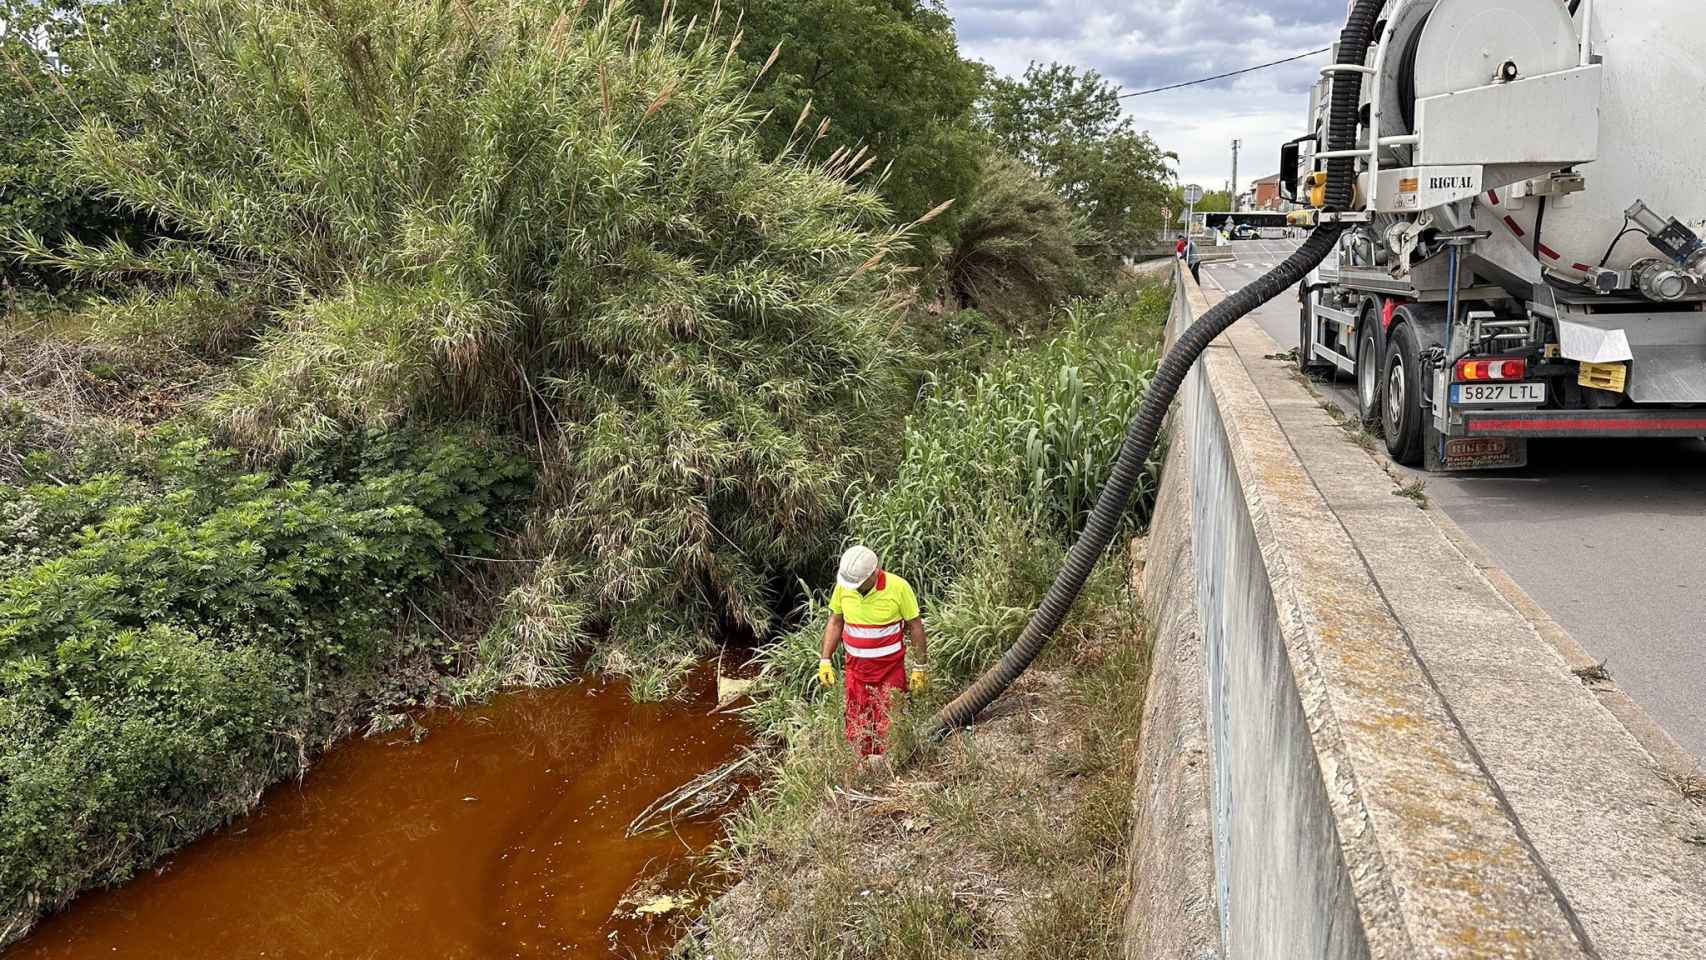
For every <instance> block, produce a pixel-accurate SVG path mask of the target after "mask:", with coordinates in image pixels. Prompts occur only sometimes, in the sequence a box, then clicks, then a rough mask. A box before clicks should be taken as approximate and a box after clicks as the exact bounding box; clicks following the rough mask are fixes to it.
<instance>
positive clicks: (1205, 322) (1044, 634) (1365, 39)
mask: <svg viewBox="0 0 1706 960" xmlns="http://www.w3.org/2000/svg"><path fill="white" fill-rule="evenodd" d="M1385 2H1386V0H1358V3H1357V5H1356V8H1355V9H1354V10H1352V11H1351V15H1350V17H1349V19H1347V20H1346V21H1345V29H1344V32H1343V33H1341V34H1340V36H1339V57H1338V62H1339V63H1341V64H1353V65H1356V66H1361V65H1362V64H1363V61H1364V60H1365V59H1366V58H1367V55H1368V47H1369V44H1370V43H1371V42H1372V41H1373V38H1374V25H1375V20H1376V19H1377V18H1378V16H1379V14H1380V9H1381V7H1382V6H1384V4H1385ZM1361 99H1362V75H1361V74H1359V73H1343V74H1339V75H1338V76H1337V79H1336V80H1335V82H1334V83H1333V97H1332V104H1331V106H1332V110H1331V113H1330V115H1329V119H1328V128H1327V143H1328V149H1329V150H1350V149H1354V148H1355V147H1356V146H1357V142H1356V135H1357V110H1358V108H1359V106H1360V102H1361ZM1354 177H1355V164H1354V163H1353V161H1352V160H1350V159H1348V158H1346V159H1339V160H1329V161H1327V191H1326V192H1327V198H1326V199H1327V203H1326V208H1327V209H1328V210H1348V209H1349V208H1350V206H1351V204H1352V202H1353V200H1354V198H1355V189H1356V187H1355V183H1354ZM1343 229H1344V227H1343V226H1342V225H1340V224H1337V223H1328V224H1322V225H1320V226H1318V227H1316V228H1315V230H1314V232H1312V233H1311V234H1310V235H1309V239H1308V240H1306V241H1304V243H1303V245H1302V246H1300V247H1298V248H1297V250H1296V251H1295V252H1293V253H1292V255H1291V256H1289V257H1287V258H1286V259H1285V260H1284V262H1282V263H1281V264H1280V265H1279V266H1277V267H1275V268H1274V269H1273V271H1272V272H1270V273H1268V274H1267V275H1265V276H1263V277H1261V278H1259V279H1257V280H1256V281H1255V282H1253V283H1251V284H1250V285H1249V286H1246V287H1244V288H1243V289H1241V290H1239V291H1238V292H1237V293H1234V294H1232V295H1231V296H1229V297H1227V298H1226V299H1225V300H1222V301H1221V302H1220V303H1218V304H1216V305H1215V306H1214V307H1213V308H1212V309H1210V310H1209V311H1208V312H1207V313H1205V314H1203V315H1202V317H1201V318H1199V319H1198V320H1197V321H1196V322H1195V323H1193V324H1192V325H1191V326H1190V327H1189V328H1188V329H1187V330H1186V331H1185V332H1184V333H1183V334H1182V335H1180V337H1179V341H1178V342H1177V343H1176V344H1174V345H1173V348H1172V349H1171V350H1169V351H1167V356H1166V357H1164V358H1163V359H1162V361H1161V366H1160V368H1159V369H1158V370H1156V373H1155V379H1154V381H1153V382H1152V383H1151V384H1150V385H1149V390H1148V391H1147V392H1146V393H1145V395H1144V398H1143V406H1142V407H1141V408H1140V409H1139V411H1138V413H1137V416H1136V417H1135V418H1134V419H1133V420H1132V421H1131V426H1130V427H1129V428H1127V430H1126V436H1125V443H1124V444H1123V445H1122V446H1121V447H1120V453H1119V457H1118V459H1116V460H1115V461H1114V469H1113V474H1112V475H1111V476H1110V477H1109V478H1108V483H1107V485H1106V486H1104V487H1103V488H1102V492H1101V494H1100V496H1098V497H1097V499H1096V506H1095V508H1094V509H1093V510H1091V512H1090V518H1089V520H1088V522H1087V523H1086V524H1085V526H1084V530H1083V532H1081V533H1080V534H1079V535H1078V539H1077V541H1076V542H1074V543H1073V545H1072V550H1071V552H1069V553H1068V554H1067V557H1066V563H1065V564H1064V565H1063V566H1062V567H1061V569H1060V573H1059V574H1057V575H1056V576H1055V580H1054V583H1053V584H1052V585H1051V586H1050V587H1049V589H1048V593H1047V594H1046V595H1045V596H1044V597H1043V602H1042V604H1041V605H1040V606H1038V608H1037V610H1036V612H1035V613H1033V614H1032V615H1031V619H1030V621H1029V622H1028V623H1026V624H1025V630H1024V632H1023V633H1022V634H1020V635H1019V639H1018V640H1017V641H1015V642H1014V644H1013V646H1012V648H1010V649H1009V650H1008V651H1007V653H1006V654H1005V655H1004V656H1002V658H1001V660H1000V662H998V663H996V664H995V666H993V667H991V668H989V670H988V671H987V672H985V673H984V675H983V676H982V677H979V678H978V680H977V682H976V683H974V684H972V685H971V686H970V687H968V688H967V689H966V690H965V692H963V693H961V694H960V695H959V696H958V697H956V698H954V700H953V702H952V703H949V704H948V705H947V706H945V707H943V708H942V710H941V712H939V713H937V714H936V716H935V718H934V719H933V720H932V721H931V726H930V729H929V731H928V734H929V737H930V738H931V739H940V738H941V737H944V736H946V735H947V734H949V733H950V732H952V731H954V730H957V729H959V728H961V727H966V726H970V725H971V724H972V722H973V721H975V720H976V719H977V715H978V714H979V713H982V712H983V710H984V708H985V707H987V706H989V705H990V704H991V703H993V702H995V698H996V697H999V696H1001V694H1002V693H1004V692H1006V690H1007V688H1008V687H1010V686H1012V685H1013V681H1015V680H1017V679H1019V675H1020V674H1022V673H1024V672H1025V670H1026V669H1028V668H1029V667H1030V665H1031V662H1032V661H1034V660H1035V659H1036V658H1037V655H1038V654H1040V653H1042V651H1043V648H1044V647H1046V646H1047V645H1048V642H1049V640H1050V639H1052V638H1053V637H1054V634H1055V631H1056V630H1058V629H1060V624H1061V621H1063V620H1065V619H1066V614H1067V612H1068V611H1070V610H1071V609H1072V604H1073V603H1074V602H1075V601H1076V600H1077V599H1078V594H1079V592H1080V591H1082V590H1083V589H1084V581H1086V580H1088V579H1089V577H1090V571H1091V570H1092V569H1094V568H1095V566H1096V562H1097V561H1098V560H1100V559H1101V557H1102V554H1103V553H1105V552H1106V551H1107V549H1108V544H1110V543H1111V542H1113V539H1114V534H1115V533H1117V532H1118V531H1119V528H1120V523H1121V520H1122V519H1123V518H1124V516H1125V512H1126V507H1127V505H1128V504H1129V503H1130V502H1131V494H1132V491H1133V489H1135V488H1136V486H1137V482H1138V480H1139V478H1141V477H1142V476H1143V471H1144V469H1145V468H1146V466H1147V464H1148V463H1149V454H1150V452H1151V451H1152V450H1153V449H1154V447H1155V438H1156V436H1157V435H1158V434H1160V432H1161V424H1162V421H1163V420H1165V419H1166V416H1167V411H1168V409H1169V408H1170V407H1171V406H1172V405H1173V399H1174V397H1175V396H1177V395H1178V392H1179V387H1180V386H1181V385H1182V384H1183V383H1184V381H1185V375H1186V374H1187V373H1189V372H1190V369H1191V367H1192V365H1194V364H1195V363H1196V361H1197V358H1198V357H1200V356H1201V355H1202V352H1203V351H1204V350H1205V349H1207V348H1208V345H1209V344H1210V343H1213V342H1214V339H1215V338H1216V337H1218V336H1220V335H1221V334H1222V333H1224V332H1226V328H1228V327H1230V326H1232V324H1234V323H1236V322H1237V321H1238V320H1239V319H1240V318H1242V317H1244V316H1245V315H1246V314H1248V313H1250V312H1251V311H1253V310H1255V309H1256V308H1257V307H1259V306H1261V305H1262V304H1264V303H1266V302H1268V301H1269V300H1272V299H1273V298H1274V297H1277V296H1279V295H1280V294H1281V293H1283V292H1285V291H1286V290H1288V289H1290V288H1291V287H1292V286H1293V285H1294V284H1296V283H1298V282H1299V281H1301V280H1302V279H1303V278H1304V276H1305V275H1306V274H1307V273H1308V272H1309V271H1310V270H1313V269H1314V268H1315V267H1316V266H1318V265H1320V263H1321V261H1322V260H1324V259H1326V257H1327V254H1329V253H1331V252H1332V250H1333V247H1334V245H1335V244H1336V243H1337V242H1338V239H1339V233H1340V232H1341V231H1342V230H1343Z"/></svg>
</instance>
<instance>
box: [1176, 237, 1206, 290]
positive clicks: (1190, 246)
mask: <svg viewBox="0 0 1706 960" xmlns="http://www.w3.org/2000/svg"><path fill="white" fill-rule="evenodd" d="M1177 252H1178V255H1179V259H1180V260H1183V261H1185V266H1187V267H1189V268H1190V270H1191V279H1192V280H1195V281H1196V282H1197V283H1199V284H1201V283H1202V254H1200V253H1198V252H1197V241H1196V238H1194V237H1189V236H1185V237H1180V238H1179V245H1178V247H1177Z"/></svg>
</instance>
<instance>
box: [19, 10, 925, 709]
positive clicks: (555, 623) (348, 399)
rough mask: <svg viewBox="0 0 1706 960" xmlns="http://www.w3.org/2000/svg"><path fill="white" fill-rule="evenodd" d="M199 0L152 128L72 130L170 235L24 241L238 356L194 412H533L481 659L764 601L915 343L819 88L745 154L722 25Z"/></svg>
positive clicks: (545, 655) (557, 658) (327, 434)
mask: <svg viewBox="0 0 1706 960" xmlns="http://www.w3.org/2000/svg"><path fill="white" fill-rule="evenodd" d="M179 22H180V26H179V32H180V35H181V41H182V46H183V49H184V51H185V53H184V57H183V66H182V67H181V68H179V69H171V70H167V71H165V72H162V73H161V74H159V75H157V76H155V77H154V78H152V79H151V81H150V82H148V83H146V84H145V85H139V86H137V87H136V88H135V89H134V92H133V94H132V95H133V102H132V103H130V104H128V105H127V108H128V109H127V111H126V112H128V113H130V114H131V115H134V116H136V117H139V118H140V121H139V123H138V124H137V125H135V126H134V127H133V128H130V129H121V128H119V127H117V126H115V125H113V124H111V123H109V122H105V121H100V120H96V121H94V122H91V123H90V124H89V125H87V126H85V127H84V128H83V129H82V130H81V131H79V132H78V133H77V134H76V135H75V136H74V137H73V138H72V146H71V162H72V164H73V166H74V167H75V169H76V170H77V172H78V173H79V175H80V176H81V178H82V179H83V181H84V182H85V183H88V184H90V185H92V186H94V187H95V188H96V189H98V190H99V191H100V192H101V193H103V194H104V195H108V196H113V197H117V198H120V199H121V200H122V201H123V202H124V203H126V204H127V205H129V206H130V207H132V208H134V209H136V210H138V211H141V212H144V213H146V214H148V215H150V216H152V217H154V218H157V219H158V220H159V221H160V222H161V223H163V224H165V225H166V227H167V230H168V231H169V235H168V236H165V237H162V238H159V239H157V240H155V241H153V242H151V243H149V244H147V245H145V246H132V245H129V244H125V243H122V242H116V241H115V242H113V243H110V244H106V245H100V246H86V245H81V244H72V245H71V246H69V247H68V248H62V249H49V248H47V247H46V246H45V245H41V244H36V245H34V246H33V249H32V254H33V257H34V259H35V260H36V261H37V262H39V263H50V264H53V265H55V266H57V267H60V268H62V269H64V270H67V271H69V272H71V273H73V274H74V275H76V276H78V277H80V278H82V279H83V280H84V281H85V282H91V283H97V284H99V285H101V286H102V287H103V289H104V290H105V293H106V295H107V297H108V298H109V300H110V301H116V302H118V304H119V306H120V309H112V308H111V306H110V304H109V306H108V308H106V309H105V310H104V314H105V315H106V316H107V317H108V318H109V319H114V318H116V322H117V323H118V324H119V325H120V326H123V325H124V324H132V325H134V324H137V323H143V324H146V334H147V336H148V337H149V338H150V339H151V340H152V341H153V342H156V343H159V342H161V341H169V342H172V343H175V344H178V345H180V346H181V347H182V348H184V349H187V350H202V351H219V350H228V349H236V350H238V352H240V353H243V354H246V355H248V357H249V358H248V359H247V360H245V361H244V363H243V364H242V369H241V372H240V375H239V376H238V377H237V378H236V380H235V382H234V383H233V384H232V385H230V386H228V387H227V388H225V389H224V390H222V391H221V392H220V394H219V395H218V396H217V397H215V398H213V400H212V402H211V404H210V405H209V409H210V410H211V411H212V413H213V414H214V417H215V419H216V422H217V424H218V425H219V427H220V429H221V430H222V431H223V432H224V434H225V435H227V436H228V437H229V438H231V439H233V440H234V441H235V442H237V443H238V444H239V445H240V446H242V447H244V448H246V449H248V450H250V451H252V452H254V453H255V454H257V455H259V456H262V457H266V458H273V459H278V460H288V459H289V458H291V457H295V456H299V455H301V454H303V453H304V452H309V451H313V450H315V449H317V448H319V447H320V446H322V445H324V444H326V443H329V442H332V441H334V440H335V439H336V438H337V437H339V436H340V435H342V434H344V433H346V432H348V431H350V430H351V429H354V428H357V427H376V426H377V427H384V426H388V425H393V424H397V423H401V422H404V421H423V420H424V421H434V420H438V421H443V420H469V419H475V420H479V421H482V422H486V423H490V424H495V425H497V426H498V427H499V428H500V429H502V430H506V431H508V432H510V433H511V434H513V435H516V436H519V437H521V438H523V439H524V440H525V441H526V443H527V444H528V445H529V446H530V448H531V449H532V451H533V455H534V458H535V459H536V460H537V461H538V465H539V467H540V477H541V484H540V494H539V497H540V499H539V504H538V509H537V511H536V513H535V515H534V520H533V522H532V523H531V524H530V526H529V529H528V533H527V536H526V538H525V542H524V543H523V544H521V548H520V549H519V550H518V551H517V552H518V553H519V555H520V556H522V557H523V558H525V559H527V560H529V561H533V564H532V565H531V566H530V567H528V568H527V569H529V570H530V571H531V573H530V575H529V576H527V577H526V578H525V580H524V582H522V583H520V585H519V586H518V587H517V589H516V590H515V591H514V592H513V593H512V595H511V597H510V600H509V602H508V603H507V604H506V605H505V608H504V613H503V616H502V617H501V618H500V622H499V625H498V627H497V628H496V629H497V632H496V633H494V635H493V636H492V637H491V638H489V641H490V642H489V645H488V646H489V650H488V653H490V654H491V655H490V656H489V657H487V662H489V663H492V664H495V665H496V666H495V668H494V670H493V671H492V672H490V673H488V674H487V675H486V676H485V677H484V678H483V679H484V681H486V682H501V681H505V680H527V681H539V680H547V679H551V678H553V677H556V676H561V675H562V673H563V671H565V670H566V669H567V668H568V664H569V657H570V656H571V655H572V654H574V653H577V652H579V651H580V650H581V649H582V648H583V647H584V645H585V644H586V643H587V642H588V641H587V638H588V637H590V636H592V635H594V634H596V635H597V636H599V637H604V638H608V640H609V642H610V644H611V645H610V646H609V647H608V648H607V649H605V651H604V655H603V659H602V663H601V665H602V666H605V667H607V668H609V669H614V670H616V671H618V672H623V671H627V672H640V671H642V670H645V671H647V672H651V671H652V668H654V667H661V668H662V669H663V675H661V677H662V678H663V679H665V680H666V678H667V673H668V672H669V671H670V669H672V668H673V667H675V666H680V665H684V664H685V663H686V662H687V656H688V654H689V653H690V652H691V651H692V650H694V649H695V648H696V647H697V646H698V645H699V644H701V643H702V641H703V638H704V637H705V636H707V635H708V634H709V633H710V632H712V631H713V629H717V628H722V629H726V628H728V627H729V626H733V627H736V628H742V629H748V630H752V631H755V632H759V631H763V630H765V629H767V628H768V627H769V626H770V625H771V616H772V614H771V609H772V603H773V600H774V598H773V597H772V596H771V595H770V594H769V592H768V591H769V584H771V583H772V582H776V581H778V580H780V582H786V577H785V576H779V575H781V574H784V573H785V572H786V571H788V570H790V569H793V568H795V567H797V566H799V565H801V564H804V563H806V562H808V561H809V560H811V559H814V558H817V557H819V556H821V555H822V554H823V553H824V552H825V551H826V545H828V546H832V544H828V540H830V539H832V538H833V537H834V536H835V535H836V534H835V529H836V525H837V523H838V521H839V519H840V517H841V514H842V512H843V494H844V490H845V487H846V484H847V478H849V477H851V476H857V475H859V473H860V472H861V470H862V468H863V465H864V463H865V461H866V459H867V458H868V456H869V453H870V452H871V450H872V449H873V445H877V446H880V445H881V444H882V443H883V438H884V437H885V436H887V435H889V434H892V431H885V429H884V420H885V419H887V418H888V417H889V415H890V411H892V410H893V409H894V407H895V404H896V401H897V399H899V398H900V396H901V394H900V393H899V392H898V391H899V388H900V385H901V384H902V381H903V377H904V369H905V368H906V367H907V366H908V364H909V362H910V350H911V347H910V346H909V342H910V339H909V334H908V332H907V330H906V329H905V327H904V325H903V324H902V323H901V321H900V320H899V319H898V315H897V314H896V313H895V312H894V307H895V306H896V305H897V300H896V298H895V297H894V296H893V295H891V294H890V292H889V291H890V289H891V288H890V281H891V279H892V278H891V271H892V270H893V269H894V268H892V267H890V266H889V262H890V256H891V255H892V254H893V253H894V252H895V251H896V250H897V249H898V248H899V247H901V246H903V245H904V244H905V242H906V230H905V229H894V228H890V227H888V226H886V223H887V221H888V211H887V210H886V209H885V207H884V205H883V203H882V201H881V200H880V199H879V198H878V197H877V195H876V194H875V193H874V192H872V191H871V190H870V189H867V188H865V187H862V186H859V185H858V183H859V182H860V181H861V180H862V179H867V178H870V177H872V176H873V174H875V173H876V171H874V170H873V169H872V168H873V165H874V164H875V163H876V158H874V157H873V156H871V155H870V154H869V152H868V151H863V150H858V149H845V150H838V151H836V152H834V153H833V154H832V155H831V156H830V158H829V160H828V161H827V162H821V163H814V162H807V161H805V160H803V159H799V158H800V157H802V156H804V154H805V151H804V150H803V148H804V147H805V146H807V145H809V144H811V143H812V142H813V141H815V140H817V139H818V138H820V137H822V136H823V135H824V132H825V130H826V128H827V123H823V122H820V121H818V120H817V118H815V117H810V118H807V117H804V116H802V117H801V118H800V119H801V121H802V122H800V123H799V124H796V129H795V138H794V139H795V142H796V144H798V148H796V149H793V150H789V151H785V152H784V153H783V154H782V155H780V156H765V155H761V153H760V150H759V148H758V146H757V141H756V139H755V135H754V130H755V126H756V125H757V124H758V123H759V122H760V120H761V119H762V118H761V117H759V116H756V115H755V113H754V111H753V110H752V109H751V108H750V107H749V105H748V96H749V92H750V85H751V77H752V70H751V69H750V68H743V67H742V66H741V64H740V63H739V62H738V61H736V60H735V59H733V56H732V50H733V49H734V46H733V43H732V39H733V38H732V37H731V35H730V34H731V33H732V31H733V26H732V25H731V24H728V23H716V22H712V23H706V22H703V21H689V22H686V23H682V22H679V21H676V20H674V19H672V18H669V17H668V15H667V14H666V19H665V20H664V22H663V23H662V24H661V25H650V24H646V25H642V24H641V22H640V21H639V20H638V19H636V18H634V17H630V16H628V15H626V14H625V11H624V8H623V6H622V5H621V3H619V2H616V3H611V4H610V5H608V6H602V7H600V6H597V5H588V4H586V3H584V2H582V3H551V2H534V0H527V2H512V0H404V2H400V3H377V2H369V0H186V2H185V4H184V5H183V6H182V9H181V12H180V21H179ZM654 27H655V28H654ZM772 122H778V121H775V120H772ZM779 122H783V123H786V122H789V121H788V119H783V120H781V121H779ZM96 310H97V311H99V310H101V308H100V307H99V306H97V308H96ZM233 344H235V345H236V346H235V348H233V346H232V345H233ZM652 679H654V680H658V679H660V675H659V674H656V673H655V672H653V673H652ZM665 687H667V682H662V683H660V684H658V685H656V686H654V687H653V688H652V689H654V690H660V691H661V690H662V689H664V688H665Z"/></svg>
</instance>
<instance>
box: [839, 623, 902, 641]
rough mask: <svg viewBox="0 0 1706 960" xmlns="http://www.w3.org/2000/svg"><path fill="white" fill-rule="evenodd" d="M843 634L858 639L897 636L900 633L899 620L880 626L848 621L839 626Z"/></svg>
mask: <svg viewBox="0 0 1706 960" xmlns="http://www.w3.org/2000/svg"><path fill="white" fill-rule="evenodd" d="M841 632H842V635H843V636H848V637H854V638H857V639H859V640H882V639H884V638H885V637H893V636H897V635H899V633H900V621H899V620H896V621H895V622H893V623H885V624H883V625H882V626H870V625H868V624H863V623H849V624H846V625H844V626H843V627H842V628H841Z"/></svg>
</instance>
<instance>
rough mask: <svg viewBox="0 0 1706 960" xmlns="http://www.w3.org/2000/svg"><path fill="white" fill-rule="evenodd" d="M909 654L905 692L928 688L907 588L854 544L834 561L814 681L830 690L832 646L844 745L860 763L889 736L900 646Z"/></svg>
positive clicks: (901, 668) (901, 686)
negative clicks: (842, 651)
mask: <svg viewBox="0 0 1706 960" xmlns="http://www.w3.org/2000/svg"><path fill="white" fill-rule="evenodd" d="M909 640H910V641H911V644H912V649H913V661H912V676H911V683H910V688H911V689H912V690H913V692H921V691H923V690H926V689H928V688H929V686H930V673H929V670H930V668H929V666H928V665H927V664H926V663H925V662H924V661H925V657H926V651H927V645H926V640H925V638H924V618H923V616H922V615H920V613H919V611H918V596H917V594H915V593H913V592H912V584H910V583H907V582H906V581H905V580H903V579H901V578H900V577H898V576H896V575H894V574H892V573H889V572H888V571H887V570H884V569H883V568H882V565H881V564H880V563H878V562H877V555H876V554H875V553H873V552H871V550H870V548H868V547H863V546H856V547H853V548H852V549H850V550H848V551H847V552H846V553H844V554H842V556H841V567H840V570H839V572H838V573H837V574H836V578H835V592H834V593H832V594H830V597H829V626H827V627H825V628H824V631H823V656H822V659H820V660H819V661H818V665H817V678H818V682H819V683H821V684H823V685H824V686H825V687H832V686H834V685H835V666H834V664H833V663H832V662H831V660H830V658H831V657H833V656H834V655H835V648H836V647H838V646H842V645H844V644H845V646H846V648H847V664H846V673H847V685H846V690H847V724H846V725H847V739H848V741H849V742H850V743H852V744H853V749H854V750H855V751H856V752H857V753H858V754H859V756H860V757H861V758H868V757H874V756H881V755H882V754H883V750H884V746H885V741H886V740H887V738H888V732H889V709H890V708H891V706H892V705H893V699H894V696H895V694H897V693H904V692H905V691H906V690H907V689H908V686H909V684H908V682H907V681H908V678H907V671H906V655H907V643H908V641H909Z"/></svg>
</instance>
